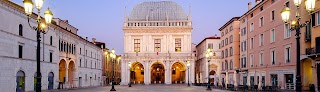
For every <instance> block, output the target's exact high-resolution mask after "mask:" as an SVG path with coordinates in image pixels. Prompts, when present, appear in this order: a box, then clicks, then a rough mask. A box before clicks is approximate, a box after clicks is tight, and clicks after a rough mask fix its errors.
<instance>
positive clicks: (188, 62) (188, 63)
mask: <svg viewBox="0 0 320 92" xmlns="http://www.w3.org/2000/svg"><path fill="white" fill-rule="evenodd" d="M187 67H188V87H190V81H189V77H190V74H189V73H190V61H187Z"/></svg>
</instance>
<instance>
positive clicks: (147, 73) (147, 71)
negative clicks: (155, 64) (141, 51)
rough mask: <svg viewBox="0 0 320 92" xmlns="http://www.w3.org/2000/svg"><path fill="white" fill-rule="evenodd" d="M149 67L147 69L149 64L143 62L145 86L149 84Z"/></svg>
mask: <svg viewBox="0 0 320 92" xmlns="http://www.w3.org/2000/svg"><path fill="white" fill-rule="evenodd" d="M150 69H151V68H150V67H149V62H148V61H146V62H145V68H144V82H145V84H146V85H149V84H150V77H151V76H150Z"/></svg>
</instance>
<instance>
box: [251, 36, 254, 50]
mask: <svg viewBox="0 0 320 92" xmlns="http://www.w3.org/2000/svg"><path fill="white" fill-rule="evenodd" d="M253 42H254V41H253V38H251V43H250V45H251V46H250V49H253V44H254V43H253Z"/></svg>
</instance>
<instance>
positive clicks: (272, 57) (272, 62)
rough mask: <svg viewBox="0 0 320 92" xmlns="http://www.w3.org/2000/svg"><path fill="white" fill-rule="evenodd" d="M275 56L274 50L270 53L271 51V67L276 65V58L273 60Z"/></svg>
mask: <svg viewBox="0 0 320 92" xmlns="http://www.w3.org/2000/svg"><path fill="white" fill-rule="evenodd" d="M275 56H276V52H275V50H272V51H271V64H272V65H274V64H276V58H275Z"/></svg>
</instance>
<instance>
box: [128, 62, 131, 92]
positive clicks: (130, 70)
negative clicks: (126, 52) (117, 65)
mask: <svg viewBox="0 0 320 92" xmlns="http://www.w3.org/2000/svg"><path fill="white" fill-rule="evenodd" d="M128 66H129V76H130V77H129V87H132V86H131V62H129V64H128Z"/></svg>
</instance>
